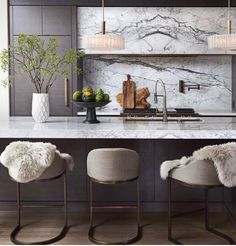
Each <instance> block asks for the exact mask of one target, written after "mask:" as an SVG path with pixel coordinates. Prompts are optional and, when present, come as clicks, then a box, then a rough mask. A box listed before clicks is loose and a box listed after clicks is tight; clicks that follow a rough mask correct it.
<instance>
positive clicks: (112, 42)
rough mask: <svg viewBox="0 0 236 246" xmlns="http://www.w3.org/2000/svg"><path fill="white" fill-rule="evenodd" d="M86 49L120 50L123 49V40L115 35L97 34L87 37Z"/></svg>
mask: <svg viewBox="0 0 236 246" xmlns="http://www.w3.org/2000/svg"><path fill="white" fill-rule="evenodd" d="M86 43H87V45H86V46H87V47H86V48H87V49H90V50H108V51H109V50H121V49H124V48H125V39H124V38H123V37H122V36H119V35H115V34H97V35H90V36H88V37H87V42H86Z"/></svg>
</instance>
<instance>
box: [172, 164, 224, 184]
mask: <svg viewBox="0 0 236 246" xmlns="http://www.w3.org/2000/svg"><path fill="white" fill-rule="evenodd" d="M169 177H171V178H173V179H176V180H179V181H182V182H184V183H187V184H190V185H204V186H214V185H221V182H220V181H219V178H218V175H217V172H216V168H215V166H214V163H213V162H212V161H209V160H204V161H192V162H191V163H189V164H188V165H185V166H180V167H177V168H174V169H173V170H171V171H170V173H169Z"/></svg>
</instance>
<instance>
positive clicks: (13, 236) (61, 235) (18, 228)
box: [10, 172, 68, 245]
mask: <svg viewBox="0 0 236 246" xmlns="http://www.w3.org/2000/svg"><path fill="white" fill-rule="evenodd" d="M62 175H63V179H64V204H63V205H62V206H63V207H64V226H63V228H62V230H61V232H60V233H59V234H58V235H57V236H55V237H53V238H51V239H48V240H44V241H39V242H26V241H21V240H18V239H16V237H17V235H18V233H19V232H20V231H21V229H22V227H23V226H21V208H23V207H34V208H35V207H61V205H42V206H40V205H36V206H33V205H32V206H30V205H24V204H22V203H21V184H20V183H17V184H16V185H17V226H16V227H15V228H14V230H13V231H12V232H11V235H10V239H11V241H12V242H13V243H14V244H18V245H38V244H43V245H45V244H51V243H54V242H57V241H59V240H61V239H62V238H64V237H65V235H66V233H67V231H68V214H67V177H66V172H64V173H63V174H62ZM62 175H60V176H58V177H56V178H52V179H49V180H44V181H51V180H54V179H57V178H60V177H61V176H62ZM39 182H40V181H39Z"/></svg>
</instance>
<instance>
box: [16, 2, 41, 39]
mask: <svg viewBox="0 0 236 246" xmlns="http://www.w3.org/2000/svg"><path fill="white" fill-rule="evenodd" d="M41 16H42V8H41V7H40V6H14V7H13V20H12V22H13V35H19V34H20V33H27V34H37V35H42V22H41Z"/></svg>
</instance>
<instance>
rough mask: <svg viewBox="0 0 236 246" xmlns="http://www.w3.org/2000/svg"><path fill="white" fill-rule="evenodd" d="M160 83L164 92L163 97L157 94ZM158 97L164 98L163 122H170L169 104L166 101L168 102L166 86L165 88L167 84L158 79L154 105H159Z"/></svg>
mask: <svg viewBox="0 0 236 246" xmlns="http://www.w3.org/2000/svg"><path fill="white" fill-rule="evenodd" d="M158 82H160V84H161V86H162V88H163V92H164V94H163V95H158V94H157V84H158ZM158 97H162V98H163V112H162V114H163V122H167V121H168V117H167V103H166V100H167V98H166V86H165V84H164V82H163V80H162V79H157V80H156V81H155V92H154V103H155V104H157V102H158Z"/></svg>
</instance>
